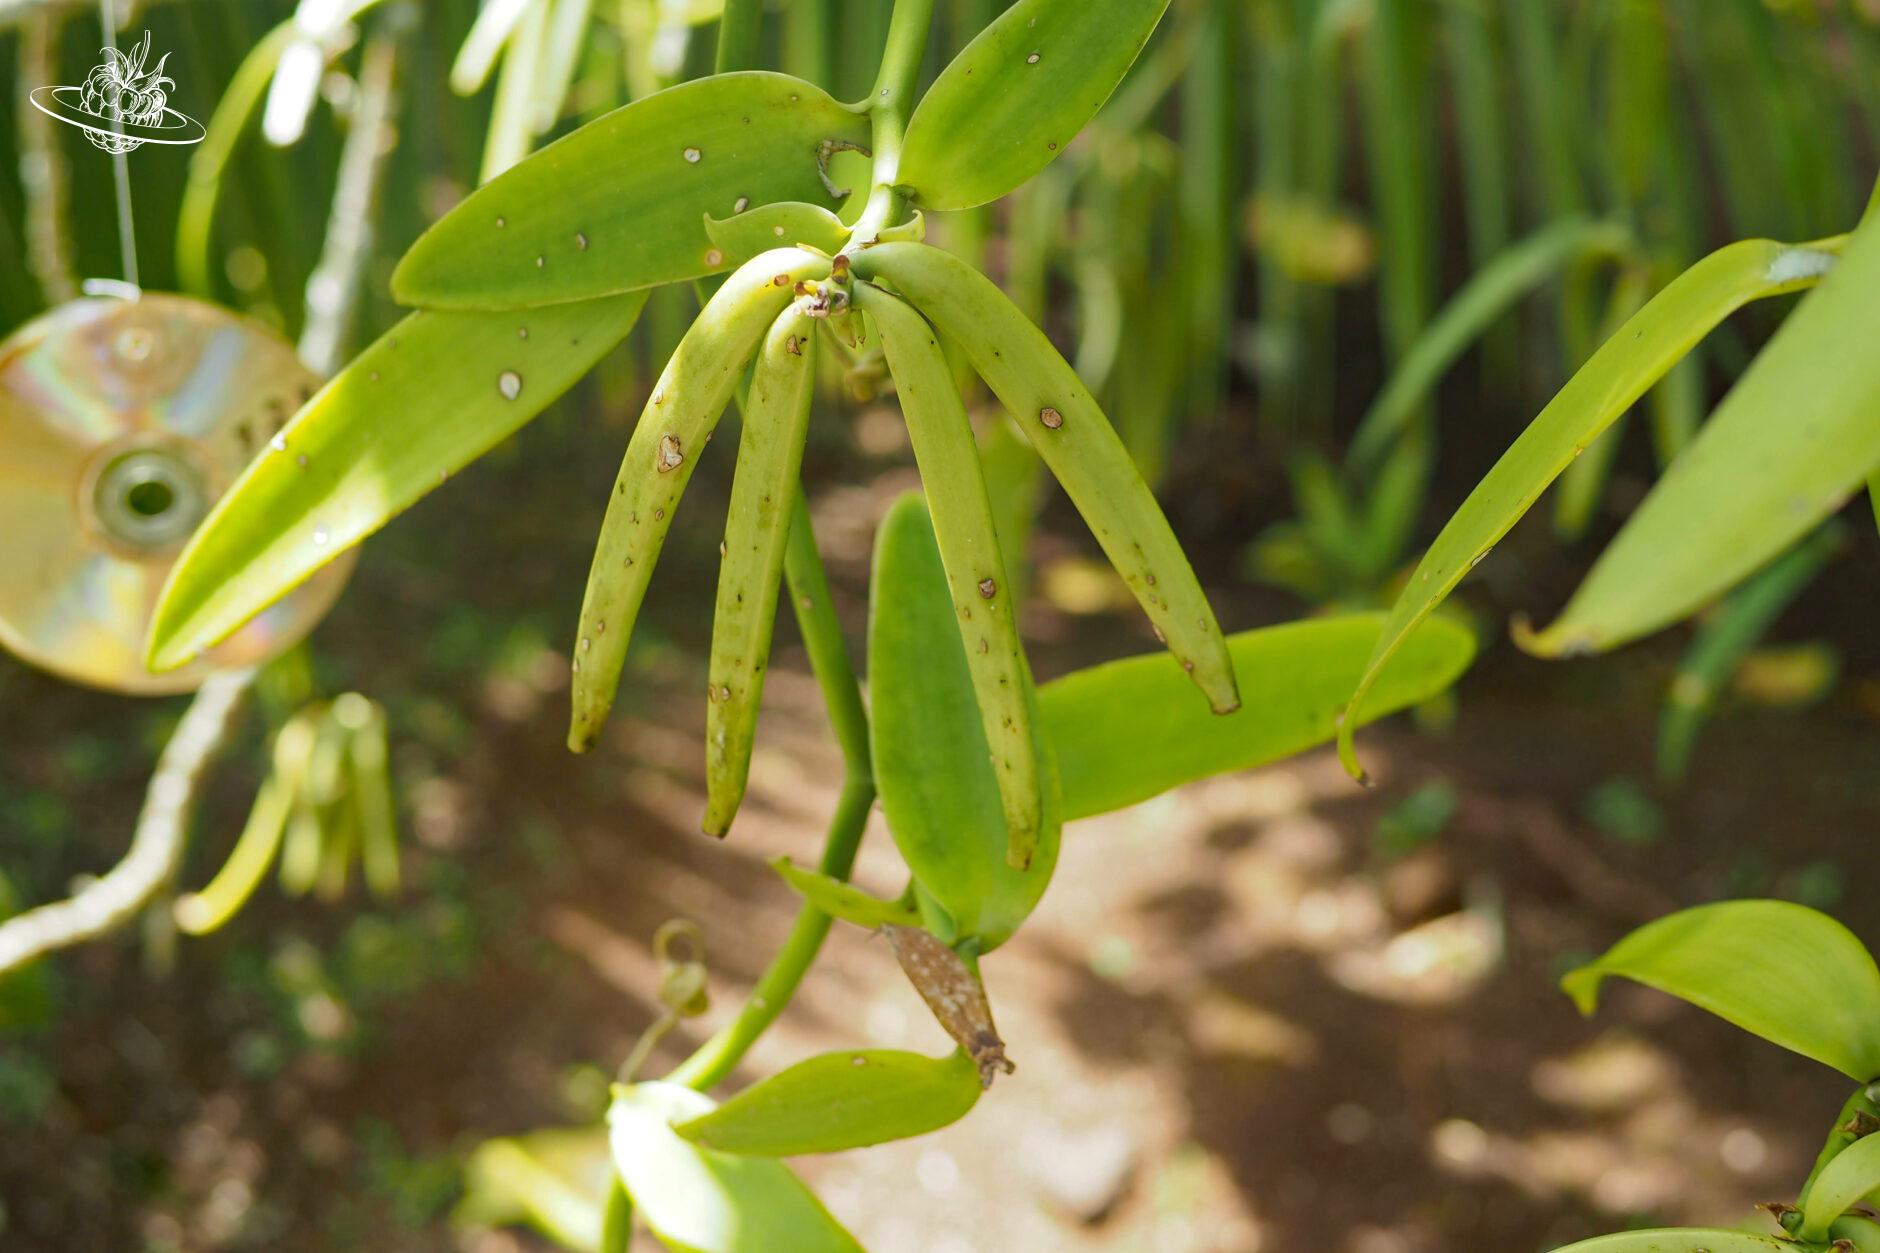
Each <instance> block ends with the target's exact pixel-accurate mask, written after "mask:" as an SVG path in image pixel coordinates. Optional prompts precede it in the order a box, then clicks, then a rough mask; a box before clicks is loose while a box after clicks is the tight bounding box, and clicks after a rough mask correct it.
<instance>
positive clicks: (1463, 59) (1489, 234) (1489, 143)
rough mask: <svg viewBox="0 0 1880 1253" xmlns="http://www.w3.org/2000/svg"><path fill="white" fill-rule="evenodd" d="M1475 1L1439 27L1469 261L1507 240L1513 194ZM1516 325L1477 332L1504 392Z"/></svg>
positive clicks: (1497, 94) (1475, 264)
mask: <svg viewBox="0 0 1880 1253" xmlns="http://www.w3.org/2000/svg"><path fill="white" fill-rule="evenodd" d="M1485 7H1486V6H1484V5H1482V4H1479V3H1459V4H1449V5H1446V6H1444V15H1443V33H1444V35H1445V37H1446V38H1445V44H1446V46H1447V48H1448V51H1449V64H1450V78H1451V87H1450V90H1451V93H1452V94H1453V96H1454V97H1455V107H1456V140H1457V150H1458V151H1457V155H1458V156H1459V158H1460V160H1461V173H1462V206H1463V217H1464V220H1465V221H1466V222H1467V224H1468V240H1469V268H1470V269H1471V271H1473V272H1475V273H1480V272H1481V270H1482V269H1483V267H1485V266H1486V265H1488V264H1489V262H1490V261H1491V260H1493V258H1494V257H1495V256H1496V254H1498V253H1499V252H1501V250H1502V249H1503V248H1505V247H1507V246H1508V235H1509V230H1510V224H1511V218H1512V203H1513V196H1512V194H1511V192H1510V190H1509V186H1508V133H1507V129H1506V126H1505V125H1504V122H1503V118H1504V116H1505V114H1506V109H1505V107H1504V105H1503V101H1502V94H1501V86H1500V83H1499V82H1498V80H1497V75H1496V60H1497V55H1498V53H1497V49H1496V47H1495V41H1494V38H1493V35H1492V32H1491V31H1490V29H1489V22H1490V18H1489V15H1488V13H1487V12H1486V11H1485ZM1517 351H1518V341H1517V339H1516V324H1515V323H1514V322H1512V321H1509V320H1502V321H1499V322H1497V324H1496V325H1495V326H1493V327H1491V328H1490V329H1489V330H1488V332H1487V333H1486V334H1484V335H1483V337H1482V357H1483V364H1484V367H1485V368H1484V374H1485V375H1486V376H1487V378H1488V379H1489V380H1493V382H1491V383H1489V384H1488V385H1489V386H1492V387H1495V388H1496V389H1497V390H1498V391H1501V392H1505V391H1507V390H1509V389H1511V388H1513V387H1515V386H1516V385H1517V384H1518V382H1519V378H1520V363H1519V359H1518V357H1517Z"/></svg>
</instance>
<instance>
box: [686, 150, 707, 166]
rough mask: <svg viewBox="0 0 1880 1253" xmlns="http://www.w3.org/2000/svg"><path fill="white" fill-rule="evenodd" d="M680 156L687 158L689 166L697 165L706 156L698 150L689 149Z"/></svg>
mask: <svg viewBox="0 0 1880 1253" xmlns="http://www.w3.org/2000/svg"><path fill="white" fill-rule="evenodd" d="M680 155H682V156H683V157H685V159H686V163H687V164H688V165H697V164H698V163H699V162H700V161H701V160H703V159H704V157H705V154H704V153H702V152H700V151H699V150H698V149H697V148H687V149H686V150H685V151H684V152H683V153H682V154H680Z"/></svg>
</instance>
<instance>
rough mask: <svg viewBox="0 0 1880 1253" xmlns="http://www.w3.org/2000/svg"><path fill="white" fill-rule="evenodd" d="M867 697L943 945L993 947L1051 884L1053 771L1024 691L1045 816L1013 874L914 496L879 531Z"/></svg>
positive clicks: (975, 714) (941, 584)
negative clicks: (938, 912)
mask: <svg viewBox="0 0 1880 1253" xmlns="http://www.w3.org/2000/svg"><path fill="white" fill-rule="evenodd" d="M1026 687H1027V688H1028V689H1029V687H1030V684H1029V683H1027V684H1026ZM868 692H869V707H870V713H871V714H872V717H871V718H870V719H869V732H870V736H871V740H872V744H873V748H874V765H875V782H876V785H877V786H878V787H879V788H880V790H881V803H882V808H883V809H884V810H886V811H887V815H888V830H889V832H890V833H891V834H892V835H893V836H894V843H895V846H896V847H897V848H899V849H900V850H901V857H902V859H903V860H905V861H906V862H907V867H908V869H909V870H910V871H912V872H913V875H914V878H915V880H916V881H917V882H918V883H919V884H920V885H921V886H922V887H923V888H925V889H926V890H927V892H928V893H929V894H931V896H932V897H933V899H934V900H935V901H937V902H938V903H939V904H940V906H941V907H942V908H944V909H945V910H946V912H947V915H948V917H949V919H950V920H951V921H952V923H953V924H954V926H955V927H956V928H957V931H958V934H957V935H955V936H949V937H947V938H948V939H950V940H957V939H964V938H966V937H969V936H977V937H978V938H979V939H980V941H981V950H980V951H982V952H985V951H989V950H991V949H992V948H993V947H995V946H996V945H998V944H1000V943H1002V942H1003V941H1004V940H1005V939H1006V938H1007V937H1008V936H1010V935H1011V934H1012V932H1013V931H1015V930H1017V928H1018V925H1019V923H1021V922H1023V921H1024V920H1025V916H1026V915H1027V914H1029V913H1030V912H1031V909H1032V906H1033V905H1035V904H1037V902H1038V898H1039V897H1040V896H1042V895H1043V894H1044V889H1045V885H1046V884H1048V883H1049V882H1050V880H1051V871H1052V869H1053V868H1054V867H1055V866H1056V864H1057V855H1058V834H1059V827H1060V825H1061V822H1062V819H1061V818H1060V816H1059V804H1058V788H1057V775H1056V771H1055V769H1054V768H1053V766H1052V763H1051V760H1050V754H1049V752H1048V751H1046V746H1045V743H1044V740H1043V737H1042V735H1040V734H1039V732H1038V725H1039V723H1038V714H1037V710H1036V704H1035V701H1036V697H1035V695H1034V694H1032V693H1030V692H1029V691H1028V692H1027V699H1028V700H1029V701H1031V702H1032V704H1033V708H1032V717H1031V722H1032V727H1033V741H1032V742H1033V749H1034V752H1035V753H1036V756H1037V761H1038V775H1039V785H1040V787H1039V790H1040V793H1041V801H1042V817H1041V820H1040V822H1039V830H1038V843H1037V847H1036V850H1035V852H1034V853H1033V856H1032V861H1031V866H1030V868H1029V869H1027V870H1014V869H1013V868H1012V867H1011V866H1010V865H1008V864H1007V862H1006V856H1005V854H1006V844H1007V831H1006V825H1005V816H1004V808H1003V806H1002V804H1001V802H1000V797H999V784H998V780H997V778H996V777H995V775H994V771H993V765H992V757H991V752H990V750H989V748H988V747H987V743H986V732H985V729H984V727H983V725H982V724H981V720H980V713H979V705H978V703H977V701H976V700H975V699H974V692H973V680H972V675H971V672H970V670H969V669H968V667H967V664H966V649H965V646H964V645H963V644H962V643H961V640H960V632H959V626H958V619H957V617H956V615H955V613H954V609H953V598H952V596H951V595H950V594H949V593H948V589H947V578H946V571H945V569H944V568H943V566H942V565H941V562H940V547H939V543H938V542H937V541H936V540H935V538H934V533H933V524H932V522H931V520H930V519H929V517H928V513H927V505H926V502H925V501H924V500H923V499H922V498H921V497H920V496H919V495H918V494H917V493H909V494H908V495H906V496H903V497H901V499H900V500H898V501H896V502H895V503H894V506H893V507H892V508H890V509H889V511H888V516H887V517H885V518H883V519H882V521H881V526H880V529H879V530H878V531H877V532H876V535H875V561H874V572H873V576H872V578H871V580H870V584H869V609H868ZM1199 703H1200V702H1196V704H1197V705H1199Z"/></svg>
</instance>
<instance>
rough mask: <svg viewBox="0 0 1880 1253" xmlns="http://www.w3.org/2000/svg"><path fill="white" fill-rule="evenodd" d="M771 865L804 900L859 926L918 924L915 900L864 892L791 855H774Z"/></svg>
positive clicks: (918, 913)
mask: <svg viewBox="0 0 1880 1253" xmlns="http://www.w3.org/2000/svg"><path fill="white" fill-rule="evenodd" d="M770 868H771V869H772V870H775V871H776V872H777V873H778V875H780V876H781V877H782V878H783V881H784V882H785V883H787V884H789V885H790V886H791V887H793V888H795V889H796V890H797V892H798V893H800V894H801V895H802V897H803V899H804V900H806V901H808V902H809V903H810V904H812V905H814V906H815V907H816V908H817V909H820V910H822V911H823V912H824V913H825V914H828V915H829V916H830V917H831V918H840V919H842V921H844V922H852V923H854V924H855V925H856V926H858V927H870V928H873V927H882V926H897V927H917V926H919V925H920V911H919V910H918V909H916V908H915V907H914V906H913V905H912V904H905V903H903V902H901V901H884V900H882V899H881V898H880V897H879V896H875V895H873V894H871V893H868V892H864V891H862V889H860V888H858V887H856V886H855V885H854V884H852V883H844V882H843V881H842V880H840V879H834V878H831V877H830V876H828V875H826V874H822V873H820V872H818V871H815V870H806V869H804V868H803V867H801V866H799V865H797V864H796V863H795V862H793V861H791V860H790V859H789V858H788V857H777V858H773V859H772V861H771V863H770Z"/></svg>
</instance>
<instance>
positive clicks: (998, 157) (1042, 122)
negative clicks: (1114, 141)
mask: <svg viewBox="0 0 1880 1253" xmlns="http://www.w3.org/2000/svg"><path fill="white" fill-rule="evenodd" d="M1167 7H1168V0H1107V2H1106V3H1103V4H1093V3H1091V2H1090V0H1018V3H1017V4H1014V5H1013V6H1012V7H1011V8H1009V9H1007V10H1006V11H1005V12H1004V13H1002V14H1000V15H999V17H998V18H997V19H996V20H995V21H993V22H992V24H991V25H989V26H987V27H986V29H985V30H983V31H981V32H980V33H979V35H978V37H977V38H975V39H974V40H973V41H972V42H971V43H969V44H967V45H966V47H965V48H963V49H961V50H960V54H959V55H958V56H956V57H954V58H953V61H952V63H951V64H950V65H948V66H947V67H946V69H944V70H942V71H941V72H940V77H939V78H937V79H935V80H934V84H933V86H932V87H930V88H928V89H927V94H926V95H924V96H922V97H921V100H920V104H919V105H917V106H916V107H915V109H914V116H913V118H912V119H911V120H910V121H909V122H908V124H907V137H906V141H905V143H904V144H903V146H902V149H901V165H900V173H899V175H898V176H897V181H898V182H899V183H901V184H902V185H904V186H906V187H908V188H910V189H912V191H913V192H914V194H915V196H916V197H917V198H918V199H919V201H920V203H921V204H922V205H923V206H925V207H926V208H929V209H970V208H972V207H973V206H974V205H979V204H985V203H986V202H987V201H988V200H997V199H998V198H999V197H1000V196H1003V195H1005V194H1006V193H1007V192H1009V191H1011V190H1012V189H1013V188H1015V187H1017V186H1018V185H1019V184H1020V183H1023V182H1024V181H1025V180H1026V179H1028V178H1030V177H1031V176H1032V175H1034V174H1036V173H1037V172H1038V171H1039V170H1042V169H1043V168H1044V167H1045V166H1047V165H1049V164H1050V163H1051V162H1052V161H1054V160H1055V159H1056V158H1057V155H1058V154H1059V153H1060V152H1062V151H1063V150H1064V149H1065V148H1066V147H1067V146H1069V144H1070V142H1071V140H1073V139H1075V138H1076V137H1077V132H1079V131H1081V130H1082V129H1083V128H1084V124H1085V123H1086V122H1088V121H1090V119H1091V118H1093V117H1095V116H1096V113H1097V110H1098V109H1099V108H1101V107H1102V106H1103V102H1104V101H1105V100H1108V99H1109V98H1110V93H1111V92H1113V91H1115V90H1116V85H1117V84H1118V83H1120V82H1122V81H1123V75H1124V74H1125V73H1126V72H1127V71H1128V69H1129V67H1130V66H1131V65H1132V64H1133V63H1134V62H1135V60H1136V54H1137V53H1139V52H1141V51H1142V46H1143V44H1144V43H1146V42H1148V39H1149V34H1150V32H1151V31H1153V30H1154V29H1155V24H1156V23H1157V22H1158V21H1160V20H1161V18H1162V11H1163V10H1164V9H1166V8H1167Z"/></svg>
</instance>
